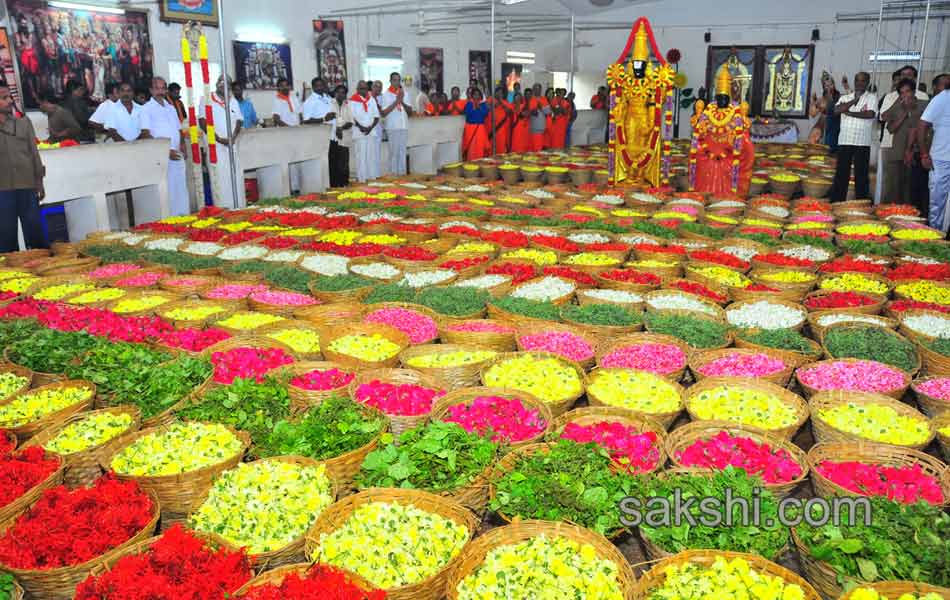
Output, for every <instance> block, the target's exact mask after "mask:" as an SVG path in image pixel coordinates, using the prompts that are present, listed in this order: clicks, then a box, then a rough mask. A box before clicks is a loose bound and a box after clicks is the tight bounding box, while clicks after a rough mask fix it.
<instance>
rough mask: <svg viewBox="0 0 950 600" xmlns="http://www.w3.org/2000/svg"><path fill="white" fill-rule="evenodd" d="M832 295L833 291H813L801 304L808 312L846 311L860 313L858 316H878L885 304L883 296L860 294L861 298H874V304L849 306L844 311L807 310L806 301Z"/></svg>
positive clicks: (885, 299) (885, 300)
mask: <svg viewBox="0 0 950 600" xmlns="http://www.w3.org/2000/svg"><path fill="white" fill-rule="evenodd" d="M833 293H835V292H834V290H815V291H814V292H809V294H808V295H807V296H805V302H803V304H805V308H806V310H808V311H809V312H825V311H829V310H834V311H840V310H846V311H848V312H853V313H860V314H865V315H879V314H881V311H882V310H884V303H885V302H887V298H886V297H885V296H878V295H876V294H865V293H863V292H862V293H861V295H862V296H868V297H871V298H874V301H875V302H874V304H867V305H864V306H849V307H847V308H845V309H837V308H836V309H817V310H813V309H810V308H808V304H807V301H808V300H810V299H812V298H821V297H823V296H827V295H829V294H833Z"/></svg>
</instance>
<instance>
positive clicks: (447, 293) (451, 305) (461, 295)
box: [416, 287, 490, 317]
mask: <svg viewBox="0 0 950 600" xmlns="http://www.w3.org/2000/svg"><path fill="white" fill-rule="evenodd" d="M489 298H490V296H489V295H488V292H486V291H485V290H479V289H475V288H464V287H446V288H440V287H429V288H425V289H423V290H422V291H421V292H419V295H418V298H417V300H416V301H417V302H418V303H419V304H421V305H423V306H428V307H429V308H431V309H432V310H434V311H435V312H437V313H439V314H443V315H449V316H452V317H462V316H466V315H470V314H472V313H475V312H478V311H481V310H483V309H484V308H485V303H487V302H488V300H489Z"/></svg>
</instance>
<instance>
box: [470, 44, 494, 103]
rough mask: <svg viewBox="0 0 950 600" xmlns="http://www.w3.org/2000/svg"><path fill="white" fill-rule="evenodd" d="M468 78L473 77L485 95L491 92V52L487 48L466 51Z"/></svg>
mask: <svg viewBox="0 0 950 600" xmlns="http://www.w3.org/2000/svg"><path fill="white" fill-rule="evenodd" d="M468 78H469V80H472V79H474V80H475V83H476V84H478V87H479V89H481V90H482V92H483V93H484V94H485V95H486V96H490V95H491V93H492V89H491V88H492V87H493V86H492V79H491V52H489V51H487V50H469V51H468Z"/></svg>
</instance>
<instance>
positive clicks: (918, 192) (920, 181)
mask: <svg viewBox="0 0 950 600" xmlns="http://www.w3.org/2000/svg"><path fill="white" fill-rule="evenodd" d="M910 203H911V204H913V205H914V206H915V207H916V208H917V210H919V211H920V216H922V217H923V218H925V219H926V218H927V214H928V213H929V212H930V171H928V170H927V169H925V168H924V167H923V165H922V164H921V163H920V153H918V152H915V153H914V162H913V164H912V165H911V167H910Z"/></svg>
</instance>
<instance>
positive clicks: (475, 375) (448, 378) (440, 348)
mask: <svg viewBox="0 0 950 600" xmlns="http://www.w3.org/2000/svg"><path fill="white" fill-rule="evenodd" d="M453 352H485V349H484V348H476V347H468V346H456V345H454V344H424V345H421V346H413V347H411V348H407V349H406V350H403V351H402V353H400V355H399V361H400V362H401V363H402V364H403V366H405V367H406V368H408V369H415V370H417V371H420V372H421V373H425V374H427V375H429V376H430V377H432V378H433V379H434V380H436V381H437V382H438V383H439V385H440V386H441V387H443V388H445V389H447V390H455V389H459V388H466V387H472V386H476V385H478V381H479V371H480V370H481V368H482V367H483V366H484V365H486V364H487V363H488V362H489V361H491V360H492V359H493V358H494V356H496V355H497V353H493V354H494V355H493V356H492V357H489V358H486V359H483V360H480V361H478V362H473V363H468V364H464V365H458V366H452V367H419V366H416V365H413V364H412V360H413V359H414V358H417V357H421V356H430V355H433V354H434V355H439V354H451V353H453Z"/></svg>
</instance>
